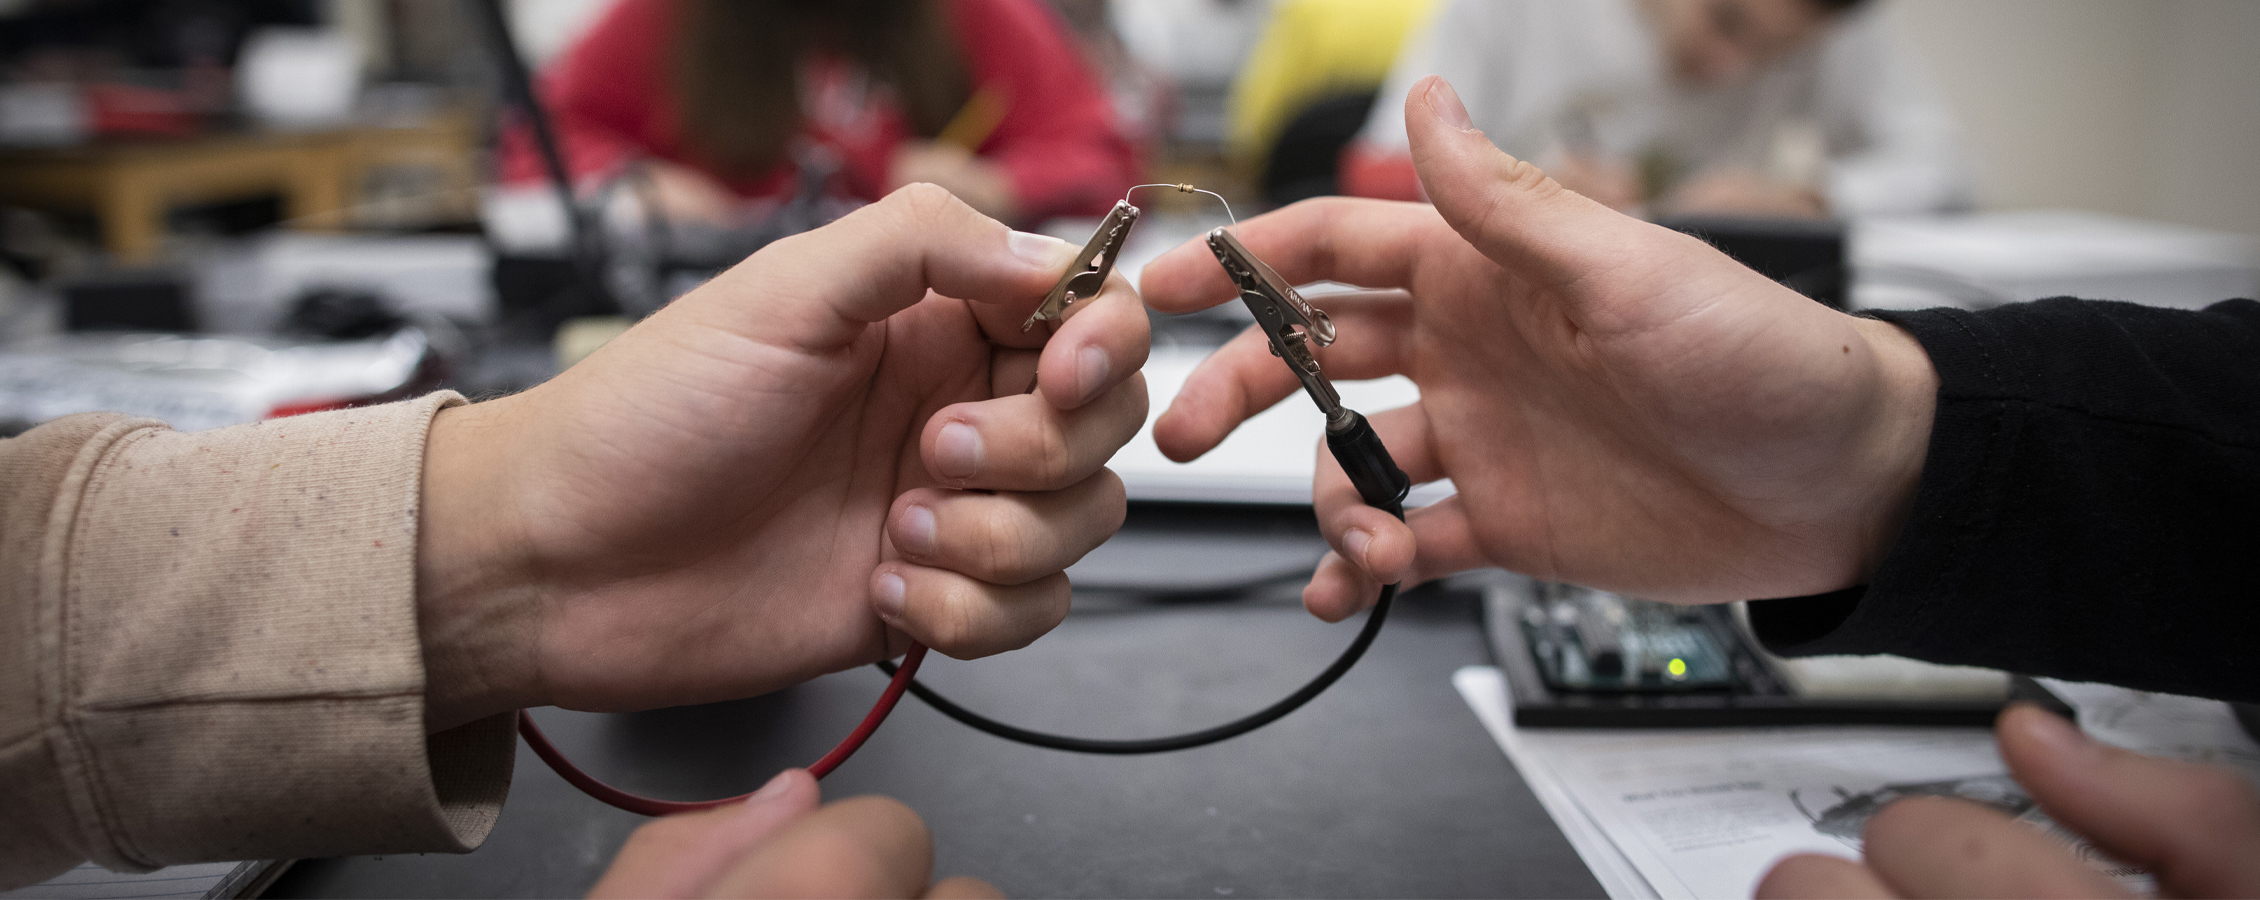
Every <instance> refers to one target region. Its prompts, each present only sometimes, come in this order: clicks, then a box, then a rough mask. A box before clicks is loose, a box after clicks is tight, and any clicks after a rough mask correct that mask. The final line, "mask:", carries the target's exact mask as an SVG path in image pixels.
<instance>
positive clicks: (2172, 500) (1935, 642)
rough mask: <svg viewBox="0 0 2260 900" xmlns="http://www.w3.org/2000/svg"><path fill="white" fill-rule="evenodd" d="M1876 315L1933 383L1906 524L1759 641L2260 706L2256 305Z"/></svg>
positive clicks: (1790, 603) (1761, 622) (2064, 305)
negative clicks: (1852, 574) (1920, 354)
mask: <svg viewBox="0 0 2260 900" xmlns="http://www.w3.org/2000/svg"><path fill="white" fill-rule="evenodd" d="M1875 315H1876V317H1877V318H1880V319H1884V320H1886V321H1889V322H1893V323H1895V324H1897V325H1899V326H1900V327H1902V328H1905V329H1907V331H1909V332H1911V333H1912V334H1913V335H1914V336H1915V338H1916V340H1918V341H1920V342H1921V343H1922V345H1923V349H1924V350H1925V351H1927V352H1928V353H1929V354H1930V358H1931V362H1932V363H1933V364H1934V365H1935V366H1936V367H1937V369H1938V374H1939V381H1940V384H1939V391H1938V414H1937V418H1936V420H1935V422H1934V424H1933V425H1932V426H1931V437H1930V450H1929V456H1928V458H1927V459H1926V460H1925V461H1924V463H1923V474H1922V480H1921V483H1920V485H1919V486H1918V487H1917V488H1916V492H1915V505H1914V509H1913V512H1912V515H1911V516H1910V518H1909V521H1908V524H1907V527H1906V530H1905V531H1904V532H1902V533H1901V534H1900V536H1899V539H1898V542H1897V543H1896V544H1895V545H1894V546H1893V548H1892V550H1891V553H1890V555H1889V556H1888V557H1887V558H1886V559H1885V560H1884V562H1883V564H1882V566H1881V567H1880V568H1879V569H1878V570H1877V572H1876V573H1875V577H1874V578H1873V579H1872V580H1871V581H1870V582H1869V584H1868V585H1866V586H1865V587H1861V588H1853V589H1850V590H1847V591H1840V592H1838V593H1835V594H1828V595H1823V596H1820V597H1807V598H1797V599H1793V600H1761V601H1757V602H1754V603H1752V604H1751V622H1752V624H1753V626H1754V627H1755V629H1756V631H1757V633H1758V636H1759V638H1760V639H1761V640H1762V641H1764V642H1765V643H1766V644H1767V646H1768V647H1770V648H1772V649H1773V650H1775V652H1778V653H1782V654H1784V655H1812V654H1823V653H1896V654H1899V655H1902V656H1910V657H1916V658H1920V659H1927V660H1932V661H1936V662H1943V663H1956V664H1963V665H1976V666H1988V667H1992V668H1999V669H2007V670H2010V671H2016V672H2023V673H2027V674H2034V675H2049V676H2055V677H2059V678H2067V679H2073V680H2080V681H2103V682H2110V683H2114V684H2121V685H2127V686H2130V687H2136V688H2142V689H2146V690H2155V691H2166V692H2171V693H2177V694H2192V695H2197V696H2204V697H2217V698H2221V699H2227V700H2241V701H2246V702H2260V671H2256V667H2260V646H2256V642H2260V303H2254V302H2253V301H2251V300H2230V301H2227V302H2223V303H2218V304H2215V305H2213V306H2212V307H2210V308H2207V309H2206V310H2204V311H2202V312H2189V311H2181V310H2166V309H2154V308H2150V307H2143V306H2135V305H2133V304H2127V303H2106V302H2092V301H2081V300H2070V299H2055V300H2042V301H2039V302H2036V303H2023V304H2016V305H2011V306H2003V307H1998V308H1995V309H1990V310H1985V311H1983V312H1974V313H1973V312H1964V311H1960V310H1926V311H1923V312H1890V313H1877V314H1875Z"/></svg>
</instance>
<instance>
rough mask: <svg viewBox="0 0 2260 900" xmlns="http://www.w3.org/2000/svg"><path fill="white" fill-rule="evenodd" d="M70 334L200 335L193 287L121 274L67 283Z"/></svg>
mask: <svg viewBox="0 0 2260 900" xmlns="http://www.w3.org/2000/svg"><path fill="white" fill-rule="evenodd" d="M60 294H61V295H62V299H63V321H64V324H65V327H66V328H68V329H69V330H71V331H195V330H196V312H195V310H194V308H193V307H192V306H191V304H190V302H189V294H188V285H187V284H185V283H184V282H183V281H182V279H181V278H179V277H177V276H174V275H170V274H166V273H145V274H142V273H119V274H111V275H103V276H99V277H94V278H86V279H80V280H76V281H71V282H67V283H65V284H63V285H62V286H61V289H60Z"/></svg>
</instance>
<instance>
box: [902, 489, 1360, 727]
mask: <svg viewBox="0 0 2260 900" xmlns="http://www.w3.org/2000/svg"><path fill="white" fill-rule="evenodd" d="M1383 508H1384V509H1386V510H1388V512H1389V513H1390V514H1391V515H1394V516H1396V517H1397V518H1399V519H1402V518H1404V517H1405V511H1404V508H1403V507H1402V506H1401V505H1400V504H1390V505H1388V506H1385V507H1383ZM1396 599H1397V586H1396V585H1394V584H1390V585H1383V586H1382V588H1381V596H1380V598H1379V599H1376V600H1375V601H1373V609H1372V611H1370V612H1368V613H1366V617H1365V627H1363V628H1360V629H1359V630H1358V636H1357V638H1356V639H1355V640H1352V641H1350V646H1348V647H1346V648H1344V649H1343V650H1342V655H1341V656H1338V657H1335V659H1334V663H1333V664H1332V665H1329V666H1327V667H1326V670H1325V671H1323V672H1320V673H1318V677H1316V678H1313V679H1311V680H1310V683H1309V684H1305V685H1303V686H1302V687H1301V688H1298V689H1296V691H1295V692H1294V693H1292V694H1288V695H1287V697H1286V699H1283V700H1280V701H1279V702H1277V703H1274V704H1272V705H1270V706H1267V707H1264V708H1263V709H1260V710H1257V711H1256V712H1254V713H1252V714H1249V715H1247V716H1243V717H1241V718H1238V719H1234V720H1232V721H1230V722H1226V723H1224V724H1222V725H1218V726H1216V727H1214V728H1205V729H1202V730H1200V731H1194V732H1188V733H1185V734H1180V735H1174V736H1171V737H1159V738H1145V739H1138V740H1104V739H1099V738H1079V737H1067V736H1064V735H1057V734H1045V733H1043V732H1041V731H1029V730H1028V729H1025V728H1018V727H1015V726H1012V725H1007V724H1005V723H1003V722H999V721H997V720H995V719H991V718H989V717H987V716H984V715H981V714H980V713H977V712H974V711H972V710H970V709H966V708H965V707H963V706H959V705H957V703H956V702H954V701H952V700H950V699H949V698H948V697H944V696H942V695H941V694H939V693H936V692H935V691H934V689H933V688H930V687H927V686H925V685H924V684H921V683H919V682H918V681H917V680H916V679H912V680H911V682H910V693H911V695H912V696H914V697H917V698H918V699H919V700H920V701H923V702H924V703H925V704H926V705H927V706H931V707H933V708H934V709H935V711H937V712H940V713H941V714H942V715H945V716H948V717H950V718H952V719H956V720H957V721H958V722H959V723H960V724H963V725H965V726H967V727H969V728H974V729H977V730H980V731H984V732H987V733H989V734H992V735H995V736H997V737H1000V738H1004V739H1005V740H1008V741H1013V742H1015V743H1021V744H1028V745H1030V746H1035V747H1046V748H1049V749H1052V750H1065V751H1068V752H1070V753H1098V754H1107V755H1113V756H1135V755H1138V754H1143V753H1168V752H1171V751H1175V750H1189V749H1192V748H1194V747H1201V746H1206V745H1208V744H1214V743H1216V742H1218V741H1226V740H1231V739H1232V738H1236V737H1239V736H1240V735H1243V734H1247V733H1248V732H1251V731H1254V730H1256V729H1258V728H1262V727H1263V726H1265V725H1269V724H1271V723H1273V722H1276V721H1278V720H1279V719H1280V718H1282V717H1284V716H1286V715H1287V714H1288V713H1291V712H1294V711H1295V710H1298V709H1301V708H1302V707H1303V704H1306V703H1309V702H1310V701H1311V700H1312V699H1313V698H1315V697H1317V696H1318V695H1319V694H1321V693H1324V692H1325V691H1326V689H1327V688H1329V687H1332V686H1333V685H1334V682H1336V681H1339V680H1341V678H1342V676H1343V675H1344V674H1345V673H1347V672H1349V671H1350V667H1351V666H1354V665H1357V664H1358V659H1359V658H1361V657H1363V656H1365V651H1366V648H1368V647H1371V646H1373V639H1374V637H1375V636H1377V635H1379V634H1380V633H1381V623H1382V622H1384V621H1386V620H1387V619H1388V618H1389V605H1390V603H1391V602H1392V601H1394V600H1396ZM878 665H879V671H882V672H885V673H887V675H888V677H890V678H891V677H893V676H894V674H895V665H894V663H892V662H884V661H883V662H880V663H879V664H878Z"/></svg>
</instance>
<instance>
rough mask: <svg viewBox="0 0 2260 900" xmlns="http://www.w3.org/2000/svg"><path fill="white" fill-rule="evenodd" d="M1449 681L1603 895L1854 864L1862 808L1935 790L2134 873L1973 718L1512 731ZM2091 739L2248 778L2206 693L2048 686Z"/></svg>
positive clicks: (1731, 885)
mask: <svg viewBox="0 0 2260 900" xmlns="http://www.w3.org/2000/svg"><path fill="white" fill-rule="evenodd" d="M1452 683H1453V685H1454V686H1455V687H1457V688H1458V689H1459V691H1460V695H1461V696H1462V697H1463V698H1465V699H1466V700H1467V703H1468V706H1469V707H1470V708H1471V709H1473V710H1474V711H1475V714H1476V717H1477V718H1478V719H1479V720H1481V721H1482V722H1483V725H1484V727H1485V728H1486V729H1487V730H1489V731H1490V732H1491V736H1492V738H1493V739H1494V740H1496V741H1497V742H1498V743H1499V746H1500V749H1502V750H1504V751H1505V752H1506V754H1507V757H1508V759H1510V760H1512V761H1513V762H1514V764H1515V768H1516V769H1517V770H1519V771H1521V773H1522V775H1523V778H1524V780H1525V781H1527V782H1529V784H1530V787H1531V791H1532V792H1533V793H1534V794H1536V795H1537V797H1538V800H1539V802H1540V803H1541V804H1543V805H1544V806H1545V807H1546V811H1547V812H1548V813H1549V814H1550V815H1552V816H1553V818H1554V821H1555V823H1556V824H1558V825H1560V826H1561V828H1562V833H1563V835H1564V836H1566V837H1567V838H1568V839H1569V841H1570V845H1571V846H1572V847H1574V848H1576V850H1577V852H1578V856H1579V857H1580V858H1582V859H1584V860H1585V863H1586V865H1587V867H1589V868H1591V869H1592V870H1593V873H1594V877H1595V878H1596V879H1598V880H1599V881H1600V882H1601V886H1602V888H1603V889H1604V890H1607V891H1608V893H1609V896H1610V897H1612V898H1616V900H1631V898H1646V897H1664V898H1690V897H1747V896H1750V894H1751V891H1752V889H1754V888H1755V887H1756V886H1757V883H1758V880H1759V879H1760V878H1762V877H1763V876H1764V875H1765V873H1766V871H1767V870H1769V869H1771V868H1772V867H1773V864H1774V863H1775V862H1776V861H1779V860H1780V859H1781V858H1782V857H1785V856H1789V855H1791V854H1796V853H1823V854H1829V855H1833V856H1841V857H1845V858H1851V859H1856V858H1858V857H1859V835H1860V833H1861V831H1862V829H1863V827H1864V825H1865V823H1866V821H1867V817H1868V815H1869V814H1871V813H1872V812H1874V811H1875V810H1876V809H1880V808H1881V806H1882V805H1884V804H1886V803H1888V802H1889V801H1891V800H1892V799H1895V798H1897V797H1900V796H1907V795H1914V794H1939V795H1948V796H1956V797H1960V798H1963V799H1966V800H1974V801H1978V802H1984V803H1991V804H1993V805H1995V806H1996V807H1998V808H2000V809H2002V810H2003V811H2004V812H2006V813H2008V814H2010V815H2013V816H2015V817H2017V818H2018V819H2019V820H2022V821H2025V822H2027V823H2029V824H2032V825H2033V826H2035V827H2037V828H2040V829H2042V830H2043V831H2046V832H2048V833H2050V834H2052V835H2054V836H2056V837H2058V838H2059V839H2062V840H2065V841H2066V842H2067V843H2071V844H2073V849H2074V851H2075V852H2077V853H2080V855H2082V856H2083V857H2084V858H2087V859H2089V860H2090V861H2091V862H2093V863H2094V864H2095V865H2096V866H2097V868H2098V869H2100V870H2102V871H2104V872H2105V873H2107V874H2109V875H2111V876H2112V877H2114V878H2115V879H2117V880H2118V881H2119V883H2120V884H2121V885H2122V886H2124V887H2126V888H2127V889H2129V890H2131V891H2134V892H2137V893H2150V892H2151V891H2152V890H2154V887H2155V886H2154V884H2153V882H2152V879H2151V878H2150V876H2149V874H2148V873H2146V872H2143V871H2142V870H2140V869H2136V868H2133V867H2129V866H2125V865H2123V864H2119V863H2115V862H2113V861H2111V860H2110V859H2108V858H2106V857H2103V856H2102V855H2101V854H2099V853H2097V852H2095V850H2094V849H2093V848H2092V847H2088V846H2085V845H2084V844H2082V843H2079V842H2078V841H2077V839H2076V837H2074V836H2072V835H2070V834H2069V833H2068V832H2066V831H2064V830H2063V829H2062V828H2061V827H2059V826H2057V825H2056V824H2055V823H2054V822H2053V821H2051V820H2049V819H2048V817H2047V816H2046V815H2045V814H2043V813H2042V812H2040V810H2039V809H2038V808H2037V807H2035V806H2034V805H2033V804H2032V801H2031V799H2030V798H2029V797H2027V796H2026V795H2025V793H2024V791H2023V789H2022V788H2020V787H2018V786H2017V784H2016V783H2015V782H2014V781H2012V780H2011V779H2010V778H2009V777H2008V774H2007V770H2006V767H2005V766H2004V765H2003V764H2002V762H2001V758H2000V755H1999V753H1998V752H1997V751H1996V749H1995V747H1994V742H1993V735H1992V733H1991V732H1990V731H1986V730H1982V729H1975V728H1872V727H1833V726H1832V727H1799V728H1721V729H1670V730H1640V729H1551V728H1549V729H1519V728H1516V727H1515V726H1514V725H1513V713H1512V709H1511V707H1510V702H1511V701H1510V699H1509V698H1510V696H1511V695H1510V694H1509V693H1508V690H1507V684H1506V679H1505V678H1504V676H1502V675H1501V674H1500V673H1499V671H1498V670H1497V669H1495V668H1492V667H1489V666H1469V667H1467V668H1463V669H1461V670H1459V672H1457V673H1455V674H1454V675H1453V678H1452ZM2049 686H2050V688H2051V689H2052V690H2055V691H2056V692H2057V694H2058V696H2061V697H2063V698H2064V699H2065V700H2066V701H2067V702H2070V703H2073V704H2074V705H2075V706H2077V707H2078V708H2079V711H2080V720H2081V723H2082V724H2083V726H2085V727H2087V728H2088V730H2089V731H2090V732H2091V733H2094V734H2095V735H2096V736H2097V737H2098V738H2100V739H2102V740H2104V741H2107V742H2109V743H2113V744H2117V745H2119V746H2125V747H2129V748H2131V749H2136V750H2141V751H2143V752H2147V753H2154V754H2161V755H2168V756H2174V757H2178V758H2183V759H2193V760H2197V761H2202V762H2211V763H2218V764H2228V765H2230V766H2232V767H2234V768H2237V769H2239V770H2240V771H2243V772H2244V773H2245V774H2246V775H2247V777H2250V778H2252V779H2253V780H2254V781H2255V782H2256V783H2260V744H2255V743H2254V742H2253V741H2252V740H2251V739H2250V738H2249V737H2246V736H2245V735H2244V734H2243V733H2242V731H2241V730H2239V729H2238V728H2237V726H2236V724H2235V723H2234V721H2233V720H2232V719H2231V718H2230V716H2229V713H2228V710H2227V707H2226V706H2224V705H2223V704H2220V703H2218V702H2214V701H2206V700H2196V699H2192V698H2187V697H2171V696H2166V695H2159V694H2144V693H2141V692H2136V691H2128V690H2125V689H2122V688H2113V687H2107V686H2103V685H2080V684H2065V683H2052V684H2050V685H2049Z"/></svg>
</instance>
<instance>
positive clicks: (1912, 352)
mask: <svg viewBox="0 0 2260 900" xmlns="http://www.w3.org/2000/svg"><path fill="white" fill-rule="evenodd" d="M1856 327H1857V328H1858V329H1859V331H1860V334H1861V336H1862V337H1864V338H1866V339H1867V342H1868V347H1869V350H1870V352H1872V353H1873V354H1874V355H1875V359H1876V360H1877V365H1878V372H1879V378H1880V382H1881V386H1880V390H1879V392H1878V395H1879V403H1878V406H1879V409H1878V410H1877V413H1876V415H1874V416H1873V417H1872V418H1871V419H1870V423H1871V427H1870V430H1869V431H1870V433H1869V437H1868V440H1867V442H1866V445H1867V447H1868V454H1867V455H1868V458H1869V466H1868V468H1867V478H1866V479H1865V483H1866V484H1868V485H1871V486H1872V488H1871V490H1870V492H1869V494H1868V497H1867V501H1866V503H1865V504H1864V505H1865V507H1866V511H1865V513H1864V515H1863V517H1862V520H1861V522H1860V534H1859V540H1860V544H1861V554H1860V582H1861V583H1866V582H1867V581H1868V580H1869V579H1871V578H1873V577H1874V575H1875V572H1876V570H1877V569H1878V568H1881V567H1882V565H1883V561H1884V559H1885V558H1886V557H1888V556H1890V555H1891V549H1892V547H1893V546H1894V545H1896V544H1897V543H1898V540H1899V534H1900V532H1901V531H1903V530H1905V529H1906V527H1907V520H1908V518H1909V516H1910V515H1911V514H1912V513H1913V512H1914V506H1915V491H1916V488H1917V487H1918V486H1919V485H1920V484H1921V482H1922V474H1923V462H1924V460H1925V458H1927V457H1928V456H1929V455H1930V431H1931V421H1932V419H1933V417H1935V416H1936V415H1937V411H1938V369H1937V368H1936V367H1934V366H1932V365H1931V361H1930V354H1929V353H1927V352H1925V351H1924V350H1923V346H1922V344H1921V343H1920V342H1918V341H1916V340H1915V336H1914V335H1912V334H1909V333H1907V332H1906V331H1905V330H1904V329H1901V328H1900V327H1899V326H1897V325H1893V324H1891V323H1889V322H1884V321H1880V320H1876V319H1860V320H1857V325H1856Z"/></svg>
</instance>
